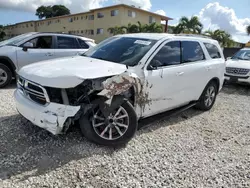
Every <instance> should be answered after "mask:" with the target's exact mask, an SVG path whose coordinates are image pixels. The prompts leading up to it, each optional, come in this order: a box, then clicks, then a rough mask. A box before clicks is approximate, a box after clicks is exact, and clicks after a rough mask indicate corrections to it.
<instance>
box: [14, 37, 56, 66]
mask: <svg viewBox="0 0 250 188" xmlns="http://www.w3.org/2000/svg"><path fill="white" fill-rule="evenodd" d="M27 42H29V43H32V44H33V47H30V48H27V50H26V51H25V50H24V49H23V46H24V44H25V43H27ZM25 43H23V44H22V45H20V46H19V47H18V49H17V52H16V53H17V61H18V66H19V68H21V67H23V66H25V65H28V64H31V63H34V62H38V61H43V60H48V59H52V58H54V57H55V51H54V38H53V36H52V35H44V36H38V37H35V38H32V39H30V40H29V41H26V42H25Z"/></svg>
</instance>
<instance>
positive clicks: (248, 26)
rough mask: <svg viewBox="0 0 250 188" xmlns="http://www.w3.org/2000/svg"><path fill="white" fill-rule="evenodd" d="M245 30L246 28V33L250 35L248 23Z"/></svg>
mask: <svg viewBox="0 0 250 188" xmlns="http://www.w3.org/2000/svg"><path fill="white" fill-rule="evenodd" d="M246 30H247V34H248V35H250V25H249V26H247V28H246Z"/></svg>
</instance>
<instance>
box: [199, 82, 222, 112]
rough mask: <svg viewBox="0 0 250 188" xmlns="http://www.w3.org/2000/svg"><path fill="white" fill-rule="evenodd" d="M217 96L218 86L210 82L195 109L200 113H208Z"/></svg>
mask: <svg viewBox="0 0 250 188" xmlns="http://www.w3.org/2000/svg"><path fill="white" fill-rule="evenodd" d="M217 94H218V86H217V84H216V83H215V82H213V81H212V82H210V83H208V85H207V86H206V88H205V89H204V91H203V93H202V95H201V97H200V99H199V101H198V103H197V105H196V108H197V109H199V110H202V111H208V110H210V109H211V108H212V107H213V105H214V103H215V100H216V97H217Z"/></svg>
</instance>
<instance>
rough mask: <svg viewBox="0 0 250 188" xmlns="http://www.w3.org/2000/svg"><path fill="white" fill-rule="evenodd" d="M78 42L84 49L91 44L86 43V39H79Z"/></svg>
mask: <svg viewBox="0 0 250 188" xmlns="http://www.w3.org/2000/svg"><path fill="white" fill-rule="evenodd" d="M78 42H79V44H80V47H81V48H82V49H89V45H88V44H86V42H85V41H84V40H82V39H78Z"/></svg>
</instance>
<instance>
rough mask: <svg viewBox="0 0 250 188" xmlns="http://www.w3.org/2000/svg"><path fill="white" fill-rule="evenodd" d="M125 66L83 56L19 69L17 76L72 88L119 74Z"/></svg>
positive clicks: (48, 61)
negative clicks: (85, 81)
mask: <svg viewBox="0 0 250 188" xmlns="http://www.w3.org/2000/svg"><path fill="white" fill-rule="evenodd" d="M126 69H127V68H126V66H125V65H121V64H117V63H111V62H109V61H104V60H99V59H93V58H89V57H83V56H75V57H65V58H59V59H54V60H47V61H41V62H38V63H33V64H30V65H27V66H24V67H23V68H21V70H20V71H19V72H18V74H19V75H20V76H21V77H24V78H26V79H28V80H30V81H33V82H35V83H38V84H40V85H43V86H48V87H55V88H72V87H75V86H77V85H79V84H80V83H82V82H83V80H85V79H94V78H101V77H106V76H113V75H117V74H121V73H123V72H125V71H126Z"/></svg>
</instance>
